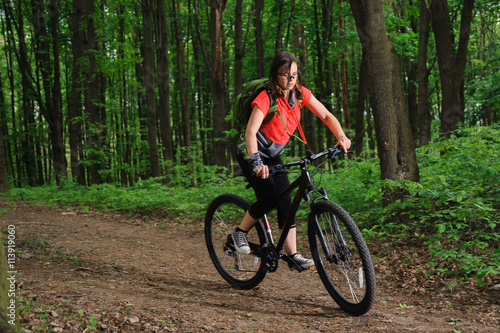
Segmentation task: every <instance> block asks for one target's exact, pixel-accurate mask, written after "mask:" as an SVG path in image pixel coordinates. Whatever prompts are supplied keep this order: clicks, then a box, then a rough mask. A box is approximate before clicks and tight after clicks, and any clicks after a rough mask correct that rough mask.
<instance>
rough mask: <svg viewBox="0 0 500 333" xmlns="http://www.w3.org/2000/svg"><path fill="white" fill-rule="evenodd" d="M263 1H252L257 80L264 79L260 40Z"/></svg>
mask: <svg viewBox="0 0 500 333" xmlns="http://www.w3.org/2000/svg"><path fill="white" fill-rule="evenodd" d="M263 9H264V0H254V21H253V22H254V27H255V50H256V51H257V74H258V76H259V78H261V77H264V76H265V75H266V74H265V68H264V67H265V66H264V41H263V39H262V10H263Z"/></svg>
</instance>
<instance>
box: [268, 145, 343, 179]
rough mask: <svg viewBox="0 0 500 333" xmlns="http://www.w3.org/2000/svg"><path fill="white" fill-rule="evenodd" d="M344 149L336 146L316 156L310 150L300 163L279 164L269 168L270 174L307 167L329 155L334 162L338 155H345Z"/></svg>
mask: <svg viewBox="0 0 500 333" xmlns="http://www.w3.org/2000/svg"><path fill="white" fill-rule="evenodd" d="M345 153H346V152H344V149H343V148H342V147H341V146H335V147H331V148H328V149H327V150H325V151H322V152H320V153H317V154H314V153H313V152H312V151H310V150H308V151H307V156H306V157H304V158H302V159H300V160H298V161H293V162H288V163H283V164H278V165H274V166H271V167H269V173H271V174H274V173H280V172H287V171H286V169H287V168H290V167H293V166H299V165H300V166H305V165H307V164H311V163H312V162H313V161H315V160H317V159H318V158H321V157H323V156H325V155H328V158H329V159H330V160H334V159H336V158H337V156H338V155H340V154H345ZM347 154H352V151H347Z"/></svg>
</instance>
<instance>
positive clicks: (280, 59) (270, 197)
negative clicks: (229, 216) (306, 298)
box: [232, 51, 351, 269]
mask: <svg viewBox="0 0 500 333" xmlns="http://www.w3.org/2000/svg"><path fill="white" fill-rule="evenodd" d="M269 81H270V91H271V94H273V97H274V98H275V99H276V100H277V102H278V112H277V113H278V114H275V115H274V117H273V118H272V119H271V121H269V122H267V123H265V124H263V120H264V118H265V117H266V115H267V114H268V111H269V108H270V99H269V95H268V93H267V91H266V90H263V91H262V92H261V93H260V94H259V95H258V96H257V97H256V98H255V100H254V101H253V102H252V104H251V106H252V114H251V116H250V119H249V121H248V124H247V127H246V131H245V146H246V153H247V154H248V159H246V158H245V155H244V153H243V152H240V154H238V163H239V164H240V166H241V168H242V170H243V173H244V175H245V176H246V178H247V180H248V182H249V184H250V185H251V186H252V188H253V189H254V191H255V194H256V197H257V201H256V202H255V203H253V204H252V205H251V206H250V208H249V209H248V211H247V212H246V214H245V216H244V218H243V221H242V222H241V224H240V226H239V227H238V228H236V230H235V231H234V232H233V235H232V236H233V240H234V245H235V247H236V250H237V251H238V252H240V253H244V254H248V253H250V247H249V245H248V240H247V237H246V234H247V232H248V231H249V230H250V228H251V227H252V226H253V225H254V224H255V222H256V221H258V220H259V219H260V218H261V217H262V216H263V215H264V214H266V213H267V212H269V211H270V210H271V209H273V208H274V207H277V211H278V226H279V229H280V230H282V229H283V226H284V223H285V219H286V217H287V214H288V211H289V210H290V207H291V202H292V200H291V196H290V195H288V196H286V197H284V198H282V199H279V194H280V193H281V192H282V191H283V190H284V189H285V188H286V187H287V186H288V185H289V184H290V181H289V180H288V175H286V174H283V173H281V174H277V175H269V166H274V165H277V164H281V163H283V162H282V160H281V157H280V155H281V153H282V152H283V150H284V149H285V147H286V145H287V143H288V141H289V140H290V137H291V136H292V135H293V133H294V132H295V130H296V129H297V128H298V129H299V132H300V133H301V135H302V128H301V126H300V108H301V107H302V106H307V108H308V109H309V110H311V111H312V112H313V113H314V114H315V115H317V116H318V117H319V118H320V119H321V120H322V121H323V122H324V123H325V124H326V125H327V126H328V128H329V129H330V131H332V133H333V134H334V135H335V137H336V138H337V140H338V145H340V146H341V147H342V148H343V149H344V151H346V152H347V149H349V148H350V146H351V140H349V138H347V137H346V136H345V134H344V131H343V130H342V127H341V125H340V123H339V122H338V120H337V119H336V118H335V116H334V115H333V114H332V113H331V112H329V111H328V110H327V109H326V107H325V106H324V105H323V104H322V103H321V102H320V101H319V100H318V99H316V98H315V97H314V96H313V95H312V93H311V91H310V90H309V89H307V88H305V87H303V86H302V80H301V78H300V72H299V70H298V61H297V59H296V58H295V56H294V55H292V54H291V53H290V52H286V51H281V52H278V53H277V54H276V55H275V56H274V58H273V60H272V62H271V68H270V71H269ZM299 104H300V105H299ZM285 249H286V253H287V255H288V256H289V257H290V258H291V259H292V260H293V261H294V262H295V263H296V264H297V265H298V266H300V267H301V268H303V269H307V268H309V267H312V266H314V262H313V260H312V259H305V258H303V257H302V256H301V255H300V254H298V253H297V231H296V228H295V224H293V225H292V229H290V231H289V233H288V236H287V238H286V240H285Z"/></svg>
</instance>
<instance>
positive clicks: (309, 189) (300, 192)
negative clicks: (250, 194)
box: [263, 148, 343, 269]
mask: <svg viewBox="0 0 500 333" xmlns="http://www.w3.org/2000/svg"><path fill="white" fill-rule="evenodd" d="M340 152H341V151H340V150H339V149H336V148H332V149H331V150H327V151H325V152H322V153H319V154H317V155H313V154H310V155H309V158H306V159H302V160H300V161H296V162H290V163H285V164H282V165H279V166H276V167H275V168H271V170H270V172H275V173H279V172H287V171H286V168H289V167H292V166H300V171H301V175H300V176H299V177H298V178H297V179H296V180H295V181H294V182H292V183H291V184H290V185H289V186H288V187H287V188H286V189H284V190H283V191H282V192H281V193H280V195H279V198H280V199H281V198H283V197H285V196H287V195H289V194H291V193H292V192H293V191H294V190H295V189H297V191H296V192H295V196H294V198H293V200H292V205H291V208H290V211H289V212H288V215H287V218H286V220H285V225H284V227H283V230H282V231H281V235H280V238H279V240H278V244H277V245H275V244H274V240H273V237H272V232H271V227H270V225H269V220H268V219H267V216H266V215H264V217H263V220H264V222H265V227H266V228H265V229H266V233H267V238H268V240H269V242H270V243H269V244H266V245H265V246H271V247H273V248H274V250H275V251H276V254H278V258H279V259H283V260H285V261H287V262H288V261H290V259H289V258H288V256H285V255H284V254H282V252H281V251H282V250H283V247H284V244H285V240H286V237H287V236H288V233H289V232H290V229H291V226H292V224H293V220H294V218H295V215H296V214H297V211H298V210H299V206H300V202H301V200H304V201H305V202H306V204H307V206H308V208H309V211H310V212H311V194H313V193H318V194H319V196H318V197H316V198H315V199H314V200H313V201H312V203H313V204H314V203H315V202H317V201H319V200H328V197H327V193H326V190H325V189H324V188H320V189H316V188H315V187H314V184H313V181H312V179H311V174H310V171H309V169H307V165H308V164H310V163H311V161H313V160H316V159H318V158H320V157H322V156H324V155H326V154H328V153H329V154H330V155H331V158H332V159H333V158H335V157H336V156H337V155H338V154H339V153H340ZM316 223H318V222H317V221H316ZM336 224H337V221H336V220H335V225H334V229H335V233H336V234H337V235H339V236H340V239H342V240H343V237H342V235H341V233H340V231H339V228H338V225H336ZM317 230H321V229H320V228H318V229H317ZM318 238H319V241H320V243H321V246H322V247H323V249H324V251H325V253H327V254H328V255H327V260H328V261H330V262H333V261H337V258H336V257H335V256H332V255H331V254H330V250H329V249H328V247H327V245H326V241H325V239H324V236H323V234H320V235H318ZM296 268H297V269H300V268H298V267H296Z"/></svg>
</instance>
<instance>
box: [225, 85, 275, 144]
mask: <svg viewBox="0 0 500 333" xmlns="http://www.w3.org/2000/svg"><path fill="white" fill-rule="evenodd" d="M263 90H266V91H267V94H268V95H269V103H270V104H269V105H270V106H269V112H268V114H267V116H266V118H265V119H264V121H263V122H262V125H264V124H267V123H268V122H270V121H271V119H272V118H273V117H274V114H275V113H276V111H277V110H278V101H277V100H276V99H274V98H273V97H272V93H271V88H270V86H269V79H257V80H253V81H251V82H249V83H248V84H246V85H245V86H244V87H243V90H242V91H241V93H240V94H239V95H238V96H236V101H235V102H234V105H233V129H235V130H236V132H237V136H236V137H237V138H239V137H241V135H242V134H244V133H245V129H246V127H247V124H248V120H249V119H250V115H251V114H252V102H253V100H254V99H255V98H257V96H258V95H259V94H260V93H261V92H262V91H263Z"/></svg>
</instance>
